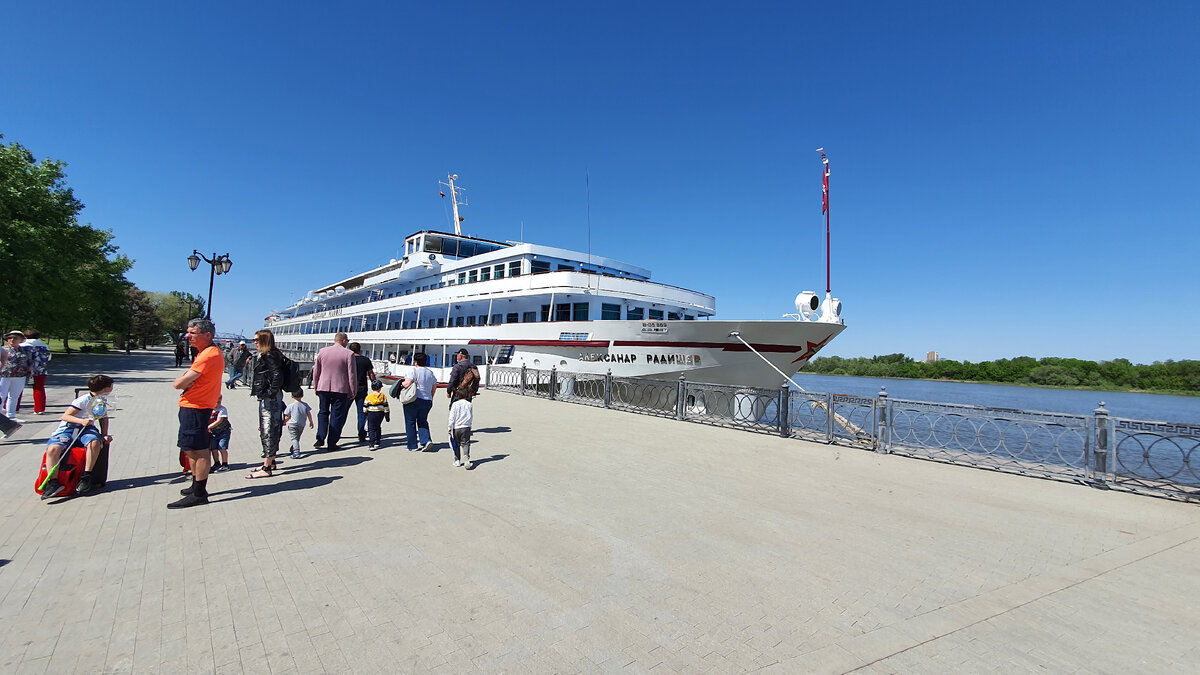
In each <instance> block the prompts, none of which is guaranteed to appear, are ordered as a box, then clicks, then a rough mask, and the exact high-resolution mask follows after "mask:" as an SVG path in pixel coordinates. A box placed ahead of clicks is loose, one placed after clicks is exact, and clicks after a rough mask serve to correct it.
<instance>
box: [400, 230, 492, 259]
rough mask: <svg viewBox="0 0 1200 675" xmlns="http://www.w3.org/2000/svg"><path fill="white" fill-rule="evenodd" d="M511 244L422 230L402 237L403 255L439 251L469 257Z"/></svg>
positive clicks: (453, 256) (444, 253)
mask: <svg viewBox="0 0 1200 675" xmlns="http://www.w3.org/2000/svg"><path fill="white" fill-rule="evenodd" d="M509 246H511V244H506V243H503V242H499V241H490V240H488V239H476V238H475V237H468V236H466V235H461V234H448V233H445V232H434V231H432V230H422V231H420V232H417V233H415V234H410V235H408V237H406V238H405V239H404V255H412V254H413V253H422V252H424V253H440V254H442V255H444V256H447V257H451V258H459V259H461V258H470V257H471V256H476V255H482V254H484V253H491V252H492V251H499V250H500V249H502V248H508V247H509Z"/></svg>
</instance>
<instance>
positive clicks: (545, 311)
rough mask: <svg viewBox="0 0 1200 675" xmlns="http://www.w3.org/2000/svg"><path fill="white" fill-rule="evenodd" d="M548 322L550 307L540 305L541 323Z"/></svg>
mask: <svg viewBox="0 0 1200 675" xmlns="http://www.w3.org/2000/svg"><path fill="white" fill-rule="evenodd" d="M549 320H550V305H542V321H549Z"/></svg>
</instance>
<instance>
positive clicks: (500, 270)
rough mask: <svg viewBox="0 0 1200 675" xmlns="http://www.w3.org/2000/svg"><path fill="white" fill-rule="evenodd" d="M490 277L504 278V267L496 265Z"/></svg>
mask: <svg viewBox="0 0 1200 675" xmlns="http://www.w3.org/2000/svg"><path fill="white" fill-rule="evenodd" d="M492 276H493V277H496V278H497V279H503V278H504V265H496V267H495V268H494V271H493V272H492Z"/></svg>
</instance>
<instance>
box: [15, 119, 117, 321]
mask: <svg viewBox="0 0 1200 675" xmlns="http://www.w3.org/2000/svg"><path fill="white" fill-rule="evenodd" d="M0 139H3V136H0ZM65 166H66V165H65V164H64V163H63V162H60V161H56V160H51V159H44V160H42V161H40V162H37V161H34V157H33V153H31V152H30V151H29V150H26V149H25V148H24V147H22V146H21V145H20V144H18V143H10V144H7V145H5V144H3V143H0V288H3V289H4V292H3V293H0V325H4V326H28V327H35V328H37V329H38V330H40V331H41V332H42V333H44V334H46V335H56V336H61V337H64V338H67V337H72V336H76V335H80V334H97V333H106V332H112V331H123V330H127V329H128V327H129V315H128V310H127V309H126V306H125V301H126V295H125V293H126V290H127V289H128V288H130V283H129V281H128V280H126V279H125V272H127V271H128V270H129V268H130V267H131V266H132V265H133V261H132V260H130V259H129V258H127V257H126V256H124V255H121V254H119V253H117V247H116V246H115V245H113V243H112V239H113V236H112V233H111V232H109V231H106V230H98V229H96V228H93V227H92V226H91V225H81V224H80V223H79V222H78V220H77V216H78V214H79V212H80V211H81V210H82V209H83V204H82V203H81V202H80V201H79V200H77V199H76V198H75V195H74V193H73V192H72V190H71V188H69V187H67V185H66V181H65V178H64V173H63V168H64V167H65Z"/></svg>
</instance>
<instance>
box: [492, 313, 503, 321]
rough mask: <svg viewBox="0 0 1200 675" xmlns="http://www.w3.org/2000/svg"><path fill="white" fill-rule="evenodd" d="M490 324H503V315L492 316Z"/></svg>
mask: <svg viewBox="0 0 1200 675" xmlns="http://www.w3.org/2000/svg"><path fill="white" fill-rule="evenodd" d="M492 323H504V315H503V314H493V315H492Z"/></svg>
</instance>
